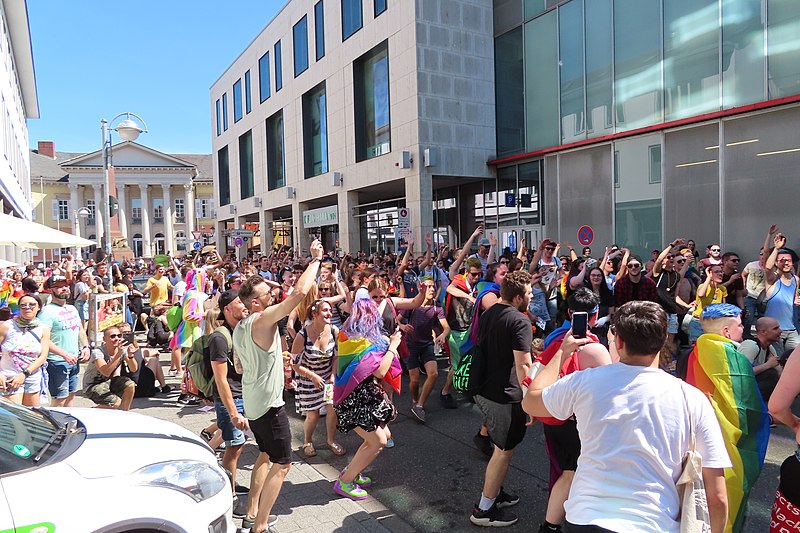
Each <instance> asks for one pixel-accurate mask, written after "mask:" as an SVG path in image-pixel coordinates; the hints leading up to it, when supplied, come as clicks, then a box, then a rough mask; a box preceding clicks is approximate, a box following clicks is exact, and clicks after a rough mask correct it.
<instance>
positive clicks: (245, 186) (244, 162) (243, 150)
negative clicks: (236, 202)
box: [239, 131, 255, 200]
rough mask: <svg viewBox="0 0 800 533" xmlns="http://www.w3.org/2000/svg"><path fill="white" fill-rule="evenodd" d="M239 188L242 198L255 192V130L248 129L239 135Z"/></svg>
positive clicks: (248, 196)
mask: <svg viewBox="0 0 800 533" xmlns="http://www.w3.org/2000/svg"><path fill="white" fill-rule="evenodd" d="M239 190H240V191H241V198H242V200H244V199H245V198H250V197H251V196H253V194H255V189H254V186H253V132H252V131H248V132H247V133H245V134H244V135H242V136H240V137H239Z"/></svg>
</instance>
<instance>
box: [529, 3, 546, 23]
mask: <svg viewBox="0 0 800 533" xmlns="http://www.w3.org/2000/svg"><path fill="white" fill-rule="evenodd" d="M544 10H545V0H525V20H528V19H530V18H533V17H535V16H536V15H538V14H539V13H542V12H543V11H544Z"/></svg>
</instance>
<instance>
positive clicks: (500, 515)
mask: <svg viewBox="0 0 800 533" xmlns="http://www.w3.org/2000/svg"><path fill="white" fill-rule="evenodd" d="M517 520H518V519H517V515H515V514H514V513H512V512H510V511H506V510H505V509H500V508H499V507H498V506H497V503H495V504H494V505H492V506H491V507H490V508H489V510H488V511H481V510H480V509H478V506H477V505H476V506H475V509H474V510H473V511H472V514H471V515H470V516H469V521H470V522H472V523H473V524H475V525H476V526H482V527H506V526H510V525H512V524H515V523H516V522H517Z"/></svg>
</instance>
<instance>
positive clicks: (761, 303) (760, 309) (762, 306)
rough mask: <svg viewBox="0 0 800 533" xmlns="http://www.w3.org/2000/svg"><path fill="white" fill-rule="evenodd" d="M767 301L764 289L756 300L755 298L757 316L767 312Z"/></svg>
mask: <svg viewBox="0 0 800 533" xmlns="http://www.w3.org/2000/svg"><path fill="white" fill-rule="evenodd" d="M769 300H770V299H769V298H767V289H766V287H765V288H764V289H762V290H761V292H759V293H758V298H756V313H758V316H764V313H766V312H767V302H769Z"/></svg>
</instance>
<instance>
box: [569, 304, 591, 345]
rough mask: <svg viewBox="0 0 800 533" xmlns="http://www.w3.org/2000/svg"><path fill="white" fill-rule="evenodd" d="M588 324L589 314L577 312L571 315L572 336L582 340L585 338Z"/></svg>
mask: <svg viewBox="0 0 800 533" xmlns="http://www.w3.org/2000/svg"><path fill="white" fill-rule="evenodd" d="M588 322H589V313H586V312H584V311H578V312H576V313H572V336H573V337H575V338H576V339H582V338H583V337H585V336H586V327H587V325H588Z"/></svg>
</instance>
